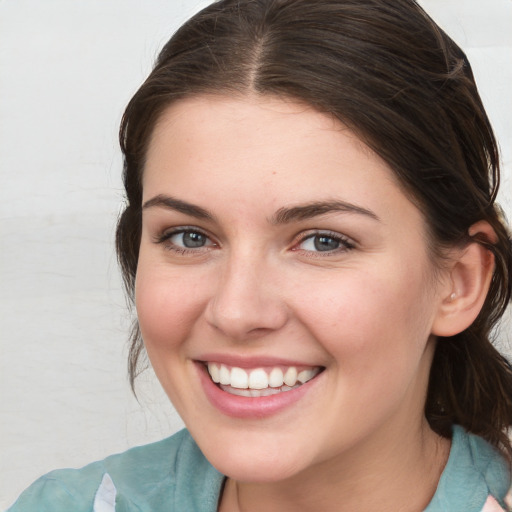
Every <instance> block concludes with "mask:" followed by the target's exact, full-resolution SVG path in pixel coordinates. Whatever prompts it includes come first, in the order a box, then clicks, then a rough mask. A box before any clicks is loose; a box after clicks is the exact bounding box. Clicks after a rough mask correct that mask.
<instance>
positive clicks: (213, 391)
mask: <svg viewBox="0 0 512 512" xmlns="http://www.w3.org/2000/svg"><path fill="white" fill-rule="evenodd" d="M196 365H197V367H198V371H199V378H200V380H201V384H202V386H203V389H204V392H205V394H206V396H207V398H208V400H209V401H210V403H211V404H212V405H213V406H214V407H215V408H216V409H218V410H219V411H220V412H222V413H223V414H225V415H227V416H232V417H234V418H265V417H267V416H271V415H273V414H277V413H278V412H280V411H282V410H283V409H286V408H287V407H290V406H291V405H293V404H295V403H296V402H298V401H299V400H300V399H301V398H303V397H304V395H306V394H307V393H309V392H311V391H312V390H313V389H314V388H315V387H316V383H317V381H318V379H319V378H320V376H321V374H319V375H317V376H316V377H315V378H313V379H311V380H310V381H308V382H306V383H305V384H302V385H301V386H299V387H297V388H295V389H291V390H289V391H283V392H281V393H278V394H276V395H270V396H259V397H245V396H238V395H232V394H231V393H228V392H226V391H223V390H222V389H220V388H219V387H218V386H217V385H216V384H215V383H214V382H213V381H212V380H211V378H210V375H209V374H208V371H207V370H206V368H205V367H204V365H203V364H202V363H196Z"/></svg>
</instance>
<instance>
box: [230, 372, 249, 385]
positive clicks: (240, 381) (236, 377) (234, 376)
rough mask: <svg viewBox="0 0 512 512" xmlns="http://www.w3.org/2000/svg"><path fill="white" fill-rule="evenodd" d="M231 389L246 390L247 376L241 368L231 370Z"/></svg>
mask: <svg viewBox="0 0 512 512" xmlns="http://www.w3.org/2000/svg"><path fill="white" fill-rule="evenodd" d="M231 387H233V388H238V389H247V388H248V387H249V376H248V375H247V372H246V371H245V370H242V368H236V367H235V368H231Z"/></svg>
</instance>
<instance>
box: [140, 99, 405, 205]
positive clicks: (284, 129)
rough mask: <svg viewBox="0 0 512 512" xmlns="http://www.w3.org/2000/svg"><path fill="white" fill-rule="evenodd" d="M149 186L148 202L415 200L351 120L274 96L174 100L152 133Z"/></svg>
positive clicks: (375, 202) (146, 182)
mask: <svg viewBox="0 0 512 512" xmlns="http://www.w3.org/2000/svg"><path fill="white" fill-rule="evenodd" d="M143 189H144V190H143V192H144V200H147V199H148V198H150V197H152V196H154V195H156V194H161V193H168V194H171V195H173V196H175V195H177V194H178V195H179V196H180V198H181V199H184V200H187V201H191V202H197V200H198V199H201V200H202V201H209V200H217V199H218V198H219V197H221V198H223V199H224V202H225V205H224V206H227V204H230V205H231V206H233V207H234V206H235V205H236V204H238V203H239V202H240V201H242V200H243V202H244V203H245V204H246V205H249V204H252V205H254V207H257V208H261V207H262V206H263V205H267V206H268V207H269V208H273V209H274V210H275V209H277V208H279V207H281V206H283V205H284V203H287V204H288V203H295V202H308V201H309V202H311V201H314V200H326V199H338V200H345V201H350V202H354V201H355V200H357V201H359V202H362V203H369V204H373V206H374V207H378V208H382V209H390V208H395V207H397V205H398V204H397V203H400V204H402V203H403V204H407V205H408V206H409V207H411V206H412V204H411V203H410V202H409V199H408V198H407V197H406V195H405V194H404V193H403V191H402V190H401V187H399V186H398V185H397V184H396V181H395V177H394V173H393V172H392V170H391V169H390V168H389V166H388V165H387V164H386V163H385V162H384V161H383V160H382V159H381V158H380V157H378V156H377V155H376V154H375V153H374V152H373V151H371V150H370V149H369V148H368V147H367V146H366V145H365V144H364V143H363V142H362V141H361V140H360V139H359V138H358V137H357V136H356V135H355V134H354V133H353V132H352V131H350V130H349V129H348V128H347V127H346V126H345V125H343V124H342V123H341V122H339V121H338V120H336V119H334V118H333V117H332V116H330V115H326V114H322V113H320V112H318V111H316V110H314V109H313V108H311V107H309V106H307V105H304V104H301V103H298V102H293V101H285V100H282V99H278V98H272V97H270V98H269V97H249V98H227V97H225V96H198V97H193V98H189V99H186V100H180V101H178V102H176V103H174V104H172V105H171V106H170V107H168V108H167V109H166V110H165V111H164V113H163V114H162V116H161V117H160V119H159V122H158V123H157V125H156V126H155V129H154V132H153V134H152V138H151V140H150V144H149V148H148V153H147V158H146V166H145V170H144V176H143ZM384 192H385V193H384ZM217 206H219V207H220V206H222V205H217Z"/></svg>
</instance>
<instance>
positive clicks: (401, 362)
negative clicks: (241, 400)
mask: <svg viewBox="0 0 512 512" xmlns="http://www.w3.org/2000/svg"><path fill="white" fill-rule="evenodd" d="M143 190H144V196H143V203H148V201H151V200H152V199H154V198H155V197H157V196H162V195H165V196H172V197H173V198H176V199H178V200H180V201H184V202H187V203H190V204H193V205H195V206H197V207H200V208H201V209H203V210H206V211H207V212H209V214H210V217H211V218H198V215H197V212H195V213H192V214H191V212H190V211H188V213H187V212H185V211H177V210H176V209H174V208H167V207H164V206H162V205H158V204H153V205H148V206H146V208H144V210H143V230H142V240H141V246H140V256H139V265H138V269H137V281H136V305H137V312H138V318H139V323H140V327H141V332H142V336H143V339H144V342H145V346H146V349H147V352H148V355H149V358H150V360H151V363H152V365H153V367H154V369H155V372H156V374H157V376H158V378H159V380H160V382H161V384H162V386H163V387H164V389H165V391H166V393H167V394H168V396H169V397H170V399H171V400H172V402H173V404H174V406H175V407H176V409H177V410H178V412H179V414H180V415H181V417H182V418H183V420H184V422H185V423H186V425H187V427H188V428H189V430H190V431H191V434H192V435H193V437H194V438H195V440H196V441H197V443H198V444H199V446H200V448H201V449H202V451H203V453H204V454H205V455H206V457H207V458H208V459H209V460H210V462H211V463H212V464H213V465H214V466H216V467H217V468H218V469H219V470H220V471H221V472H223V473H224V474H226V475H228V477H229V480H228V482H227V484H226V487H225V492H224V496H223V501H222V503H221V505H220V510H237V509H239V508H240V509H243V510H254V509H256V510H267V511H270V510H281V511H283V510H299V509H300V510H310V509H311V510H340V508H339V507H340V503H344V504H345V505H346V508H344V509H343V510H351V511H354V510H356V511H357V510H369V509H370V507H377V509H379V510H382V511H384V510H395V512H396V503H397V502H398V503H408V505H410V507H411V508H406V509H404V510H420V509H422V508H423V507H425V506H426V505H427V504H428V502H429V500H430V498H431V496H432V495H433V493H434V491H435V487H436V484H437V481H438V478H439V475H440V473H441V471H442V468H443V466H444V464H445V462H446V458H447V453H448V449H449V442H448V441H447V440H441V439H440V438H438V436H436V435H435V434H434V433H433V432H432V431H431V430H430V428H429V427H428V424H427V422H426V420H425V419H424V415H423V405H424V401H425V394H426V389H427V384H428V373H429V368H430V364H431V360H432V356H433V352H434V348H435V343H436V339H435V336H434V334H435V330H436V326H437V325H438V324H439V322H440V321H441V317H443V318H444V317H445V316H446V308H447V307H452V308H453V307H454V306H452V305H451V304H452V303H453V304H454V303H456V302H457V300H455V301H454V300H453V298H452V299H451V300H449V299H447V297H450V295H451V293H453V291H452V287H453V282H452V281H451V278H450V276H449V275H448V271H446V272H444V271H439V270H435V269H434V266H433V264H432V262H431V260H430V257H429V255H428V249H427V243H426V234H425V233H426V229H425V225H424V221H423V218H422V216H421V214H420V212H419V211H418V209H417V208H416V207H415V206H414V205H413V204H412V203H411V202H410V201H409V199H408V197H407V196H406V195H405V194H404V192H403V191H402V189H401V188H400V187H399V186H398V185H397V183H396V182H395V180H394V177H393V174H392V172H391V170H390V169H389V168H388V167H387V164H386V163H385V162H384V161H382V160H381V159H380V158H379V157H378V156H376V155H375V154H374V153H372V152H371V151H370V150H369V149H368V148H367V147H366V146H364V144H363V143H362V142H361V141H360V140H358V139H357V137H356V136H355V135H354V134H353V133H351V132H350V131H349V130H348V129H347V128H346V127H344V126H343V125H341V124H340V123H339V122H337V121H334V120H333V119H331V118H330V117H328V116H326V115H324V114H321V113H318V112H316V111H314V110H312V109H310V108H308V107H305V106H303V105H300V104H297V103H294V102H291V101H284V100H280V99H275V98H268V97H266V98H258V97H247V98H226V97H222V96H220V97H211V96H204V97H195V98H191V99H187V100H181V101H179V102H177V103H175V104H174V105H172V106H170V107H169V108H168V109H167V110H166V111H165V112H164V114H163V115H162V117H161V119H160V121H159V123H158V124H157V126H156V128H155V131H154V134H153V137H152V140H151V144H150V147H149V149H148V154H147V163H146V167H145V170H144V176H143ZM333 201H344V202H346V203H350V204H351V205H353V206H354V205H355V206H357V207H358V208H359V209H361V210H362V209H364V211H365V212H366V213H362V212H361V211H354V210H353V209H352V210H349V211H338V210H336V211H328V212H327V213H324V214H322V215H315V216H313V217H311V218H294V219H292V220H289V221H288V222H276V215H277V212H279V211H280V210H281V209H283V208H292V207H295V206H297V205H304V204H311V203H317V202H331V203H332V202H333ZM153 202H154V201H153ZM181 209H182V210H183V208H181ZM203 213H204V212H203ZM277 217H279V216H278V215H277ZM281 220H283V219H281ZM175 228H178V230H179V229H183V228H187V229H191V228H192V229H193V230H194V231H196V232H200V233H203V234H204V235H205V238H203V239H202V240H204V245H203V246H202V247H196V248H189V249H188V250H184V245H183V244H184V239H183V235H182V233H177V234H176V233H175V234H174V235H169V233H171V232H172V230H173V229H175ZM318 232H320V233H322V234H325V233H327V236H334V237H341V238H342V239H343V242H336V240H329V241H330V242H332V243H334V246H335V247H336V248H335V249H334V250H331V251H321V252H320V251H318V250H315V245H314V243H313V242H314V240H315V239H314V238H313V237H314V235H315V234H317V233H318ZM165 236H167V238H166V239H165V240H163V238H165ZM308 237H309V238H308ZM185 249H186V248H185ZM448 303H449V304H450V305H449V306H447V304H448ZM443 321H445V320H443ZM443 325H444V324H443ZM212 353H214V354H216V357H217V358H220V359H222V357H223V356H233V357H243V358H245V357H250V358H252V359H251V361H258V359H259V358H263V357H265V358H269V357H270V358H276V359H279V360H283V361H289V360H292V361H294V362H300V363H302V364H304V365H306V366H321V367H323V368H325V370H324V371H323V372H322V373H321V374H320V375H319V376H318V377H316V378H315V379H314V380H313V381H312V382H311V383H310V384H313V385H311V386H310V389H309V390H308V391H307V392H306V393H304V394H302V395H301V398H300V399H299V400H297V401H296V402H294V403H292V404H291V405H290V406H288V407H286V408H284V409H283V410H280V411H279V412H277V413H276V414H272V415H270V416H264V417H261V418H254V417H251V418H233V417H230V416H228V415H226V414H224V413H222V412H220V411H219V410H218V409H216V408H215V407H214V406H213V405H212V404H211V403H210V401H209V400H208V398H207V397H206V395H205V392H204V389H203V387H202V385H201V382H200V378H199V373H200V372H199V371H198V366H199V365H198V364H197V361H198V360H200V361H203V360H204V358H205V355H206V354H212ZM411 488H413V489H415V493H414V496H411V493H410V489H411ZM370 490H371V492H370ZM397 500H398V501H397ZM336 504H337V505H336Z"/></svg>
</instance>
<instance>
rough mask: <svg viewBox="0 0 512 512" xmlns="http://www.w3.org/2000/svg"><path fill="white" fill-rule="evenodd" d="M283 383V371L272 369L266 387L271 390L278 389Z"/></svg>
mask: <svg viewBox="0 0 512 512" xmlns="http://www.w3.org/2000/svg"><path fill="white" fill-rule="evenodd" d="M283 383H284V377H283V370H281V368H272V371H271V372H270V375H269V376H268V385H269V386H270V387H271V388H280V387H281V386H282V385H283Z"/></svg>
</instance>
